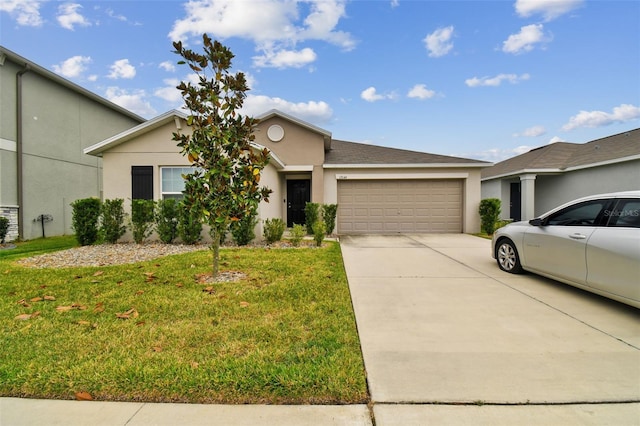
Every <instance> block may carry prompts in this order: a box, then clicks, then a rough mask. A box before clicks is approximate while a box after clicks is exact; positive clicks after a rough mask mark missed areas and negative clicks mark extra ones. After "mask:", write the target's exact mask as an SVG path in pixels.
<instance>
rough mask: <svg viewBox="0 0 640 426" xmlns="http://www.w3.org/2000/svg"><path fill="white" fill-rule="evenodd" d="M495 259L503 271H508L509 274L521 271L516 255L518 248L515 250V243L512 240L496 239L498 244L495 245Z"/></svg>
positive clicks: (518, 257) (518, 258)
mask: <svg viewBox="0 0 640 426" xmlns="http://www.w3.org/2000/svg"><path fill="white" fill-rule="evenodd" d="M496 261H497V262H498V267H499V268H500V269H502V270H503V271H505V272H509V273H511V274H520V273H522V265H521V264H520V256H519V255H518V250H516V246H515V244H513V241H511V240H508V239H506V238H505V239H502V240H500V241H498V245H497V247H496Z"/></svg>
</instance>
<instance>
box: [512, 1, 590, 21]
mask: <svg viewBox="0 0 640 426" xmlns="http://www.w3.org/2000/svg"><path fill="white" fill-rule="evenodd" d="M583 3H584V0H516V3H515V5H514V7H515V9H516V12H517V13H518V15H519V16H521V17H523V18H528V17H530V16H532V15H536V14H540V15H542V16H543V17H544V19H545V20H546V21H551V20H553V19H556V18H558V17H559V16H562V15H564V14H565V13H568V12H571V11H572V10H574V9H577V8H578V7H580V6H582V4H583Z"/></svg>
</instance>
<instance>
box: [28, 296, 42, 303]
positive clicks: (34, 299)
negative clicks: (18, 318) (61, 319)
mask: <svg viewBox="0 0 640 426" xmlns="http://www.w3.org/2000/svg"><path fill="white" fill-rule="evenodd" d="M29 300H30V301H31V302H41V301H42V300H43V299H42V297H32V298H31V299H29Z"/></svg>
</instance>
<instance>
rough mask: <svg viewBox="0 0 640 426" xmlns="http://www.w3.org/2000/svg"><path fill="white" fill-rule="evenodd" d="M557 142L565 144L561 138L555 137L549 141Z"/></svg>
mask: <svg viewBox="0 0 640 426" xmlns="http://www.w3.org/2000/svg"><path fill="white" fill-rule="evenodd" d="M556 142H565V140H564V139H562V138H561V137H560V136H554V137H552V138H551V139H550V140H549V143H550V144H551V143H556Z"/></svg>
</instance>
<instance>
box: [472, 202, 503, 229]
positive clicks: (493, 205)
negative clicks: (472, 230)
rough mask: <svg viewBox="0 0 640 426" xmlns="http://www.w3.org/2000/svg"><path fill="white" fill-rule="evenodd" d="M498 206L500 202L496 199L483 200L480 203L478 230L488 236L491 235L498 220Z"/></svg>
mask: <svg viewBox="0 0 640 426" xmlns="http://www.w3.org/2000/svg"><path fill="white" fill-rule="evenodd" d="M500 205H501V201H500V199H498V198H485V199H484V200H481V201H480V207H479V208H478V213H480V228H481V229H482V231H484V232H486V233H487V234H488V235H492V234H493V232H494V231H495V230H496V223H497V222H498V220H499V219H500Z"/></svg>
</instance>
